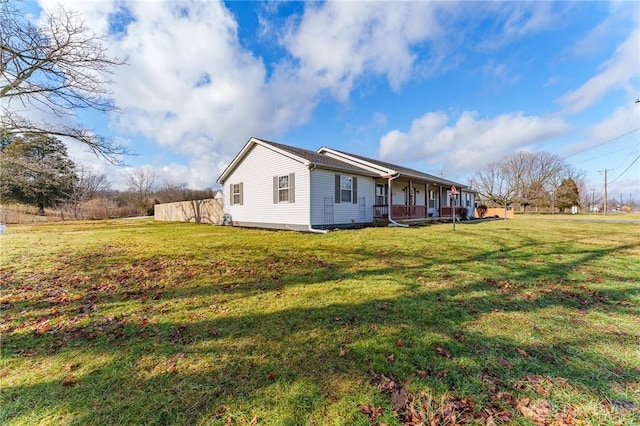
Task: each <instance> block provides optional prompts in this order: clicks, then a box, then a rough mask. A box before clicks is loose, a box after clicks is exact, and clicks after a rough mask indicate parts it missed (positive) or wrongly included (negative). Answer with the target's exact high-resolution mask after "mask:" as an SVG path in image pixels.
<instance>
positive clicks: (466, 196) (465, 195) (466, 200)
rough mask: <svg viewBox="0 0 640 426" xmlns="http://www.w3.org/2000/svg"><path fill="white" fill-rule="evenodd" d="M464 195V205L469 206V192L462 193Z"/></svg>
mask: <svg viewBox="0 0 640 426" xmlns="http://www.w3.org/2000/svg"><path fill="white" fill-rule="evenodd" d="M464 197H465V206H466V207H471V194H464Z"/></svg>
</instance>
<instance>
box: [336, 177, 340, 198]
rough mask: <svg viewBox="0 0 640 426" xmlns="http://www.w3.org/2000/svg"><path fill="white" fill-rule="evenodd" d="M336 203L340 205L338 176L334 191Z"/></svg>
mask: <svg viewBox="0 0 640 426" xmlns="http://www.w3.org/2000/svg"><path fill="white" fill-rule="evenodd" d="M335 192H336V193H335V196H336V197H335V198H336V203H337V204H339V203H340V175H336V191H335Z"/></svg>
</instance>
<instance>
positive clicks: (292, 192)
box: [289, 173, 296, 203]
mask: <svg viewBox="0 0 640 426" xmlns="http://www.w3.org/2000/svg"><path fill="white" fill-rule="evenodd" d="M289 202H290V203H295V202H296V174H295V173H289Z"/></svg>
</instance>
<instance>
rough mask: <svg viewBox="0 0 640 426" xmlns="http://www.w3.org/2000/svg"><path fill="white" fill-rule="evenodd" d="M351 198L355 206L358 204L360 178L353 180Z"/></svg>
mask: <svg viewBox="0 0 640 426" xmlns="http://www.w3.org/2000/svg"><path fill="white" fill-rule="evenodd" d="M351 198H352V200H351V202H352V203H353V204H358V178H357V177H355V176H354V177H352V178H351Z"/></svg>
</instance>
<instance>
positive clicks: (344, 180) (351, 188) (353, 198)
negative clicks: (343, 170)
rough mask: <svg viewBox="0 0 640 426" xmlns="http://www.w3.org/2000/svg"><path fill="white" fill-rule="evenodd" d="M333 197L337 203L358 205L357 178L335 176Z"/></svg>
mask: <svg viewBox="0 0 640 426" xmlns="http://www.w3.org/2000/svg"><path fill="white" fill-rule="evenodd" d="M335 177H336V181H335V182H336V183H335V197H334V200H335V202H336V204H338V203H353V204H357V203H358V178H356V177H351V176H343V175H335Z"/></svg>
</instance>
